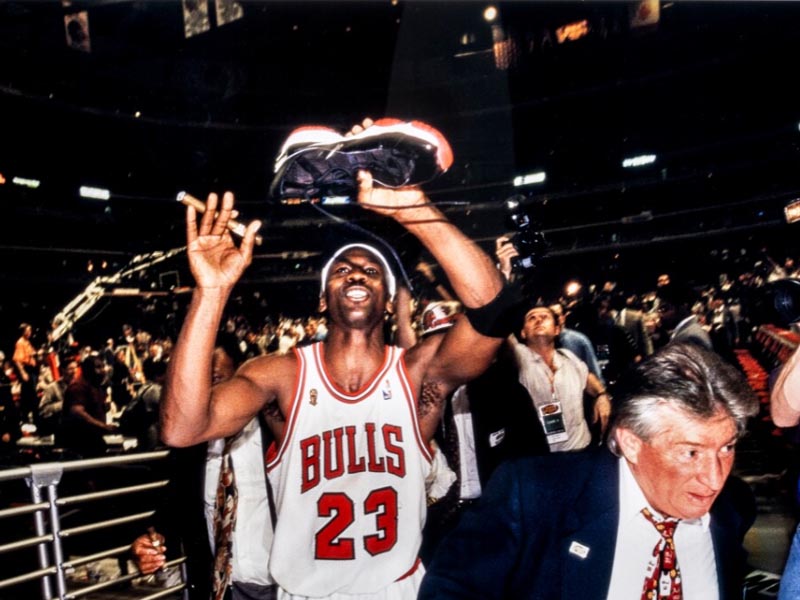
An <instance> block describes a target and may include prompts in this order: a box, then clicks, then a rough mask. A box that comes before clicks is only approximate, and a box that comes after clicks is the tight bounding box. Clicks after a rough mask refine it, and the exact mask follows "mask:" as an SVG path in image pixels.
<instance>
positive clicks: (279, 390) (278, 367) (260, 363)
mask: <svg viewBox="0 0 800 600" xmlns="http://www.w3.org/2000/svg"><path fill="white" fill-rule="evenodd" d="M297 369H298V360H297V355H296V354H295V353H294V352H289V353H287V354H265V355H263V356H256V357H255V358H251V359H249V360H247V361H246V362H244V363H243V364H242V366H241V367H239V370H238V371H237V372H236V375H237V377H242V378H244V379H247V380H249V381H250V383H252V384H253V385H255V386H256V387H258V388H260V389H261V390H263V391H265V392H268V393H267V395H268V397H270V398H272V397H274V396H281V395H283V393H284V392H285V391H286V390H290V389H291V388H293V386H294V382H295V379H296V375H297ZM269 392H271V393H269Z"/></svg>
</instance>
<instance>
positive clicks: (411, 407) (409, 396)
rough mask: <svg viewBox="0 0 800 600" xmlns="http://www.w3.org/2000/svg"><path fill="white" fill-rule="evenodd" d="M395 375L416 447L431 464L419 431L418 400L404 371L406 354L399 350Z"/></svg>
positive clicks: (427, 450) (430, 454)
mask: <svg viewBox="0 0 800 600" xmlns="http://www.w3.org/2000/svg"><path fill="white" fill-rule="evenodd" d="M397 375H398V378H399V379H400V383H401V385H402V386H403V390H404V391H405V397H406V402H407V403H408V411H409V412H410V413H411V422H412V423H413V424H414V437H415V438H416V439H417V446H419V449H420V451H421V452H422V456H423V457H424V458H425V460H427V461H428V462H429V463H432V462H433V454H432V453H431V451H430V448H429V446H428V444H426V443H425V440H424V439H423V438H422V432H421V431H420V429H419V419H418V415H417V410H418V407H419V400H418V399H417V395H416V394H415V393H414V390H413V388H412V387H411V379H410V378H409V376H408V371H407V370H406V354H405V351H404V350H401V354H400V359H399V360H398V361H397Z"/></svg>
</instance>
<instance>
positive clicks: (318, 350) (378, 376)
mask: <svg viewBox="0 0 800 600" xmlns="http://www.w3.org/2000/svg"><path fill="white" fill-rule="evenodd" d="M311 348H313V351H314V359H315V362H316V365H317V371H318V372H319V375H320V379H322V383H323V385H325V387H326V388H327V390H328V391H329V392H330V393H331V395H332V396H333V397H334V398H335V399H336V400H339V401H341V402H346V403H349V404H352V403H355V402H360V401H362V400H363V399H364V398H367V397H368V396H369V395H370V394H372V392H374V391H375V388H377V387H378V385H380V383H381V381H382V380H383V377H384V375H386V373H387V372H388V371H389V367H390V366H391V364H392V358H393V357H394V347H393V346H384V347H383V348H384V350H383V364H381V366H380V368H379V369H378V370H377V371H375V374H374V375H373V376H372V377H371V378H370V379H369V381H367V383H366V384H364V385H363V386H361V389H359V390H356V391H355V392H353V393H352V394H351V393H349V392H348V391H347V390H344V389H342V388H341V387H339V385H338V384H337V383H336V382H335V381H334V380H333V378H332V377H331V376H330V374H329V373H328V369H327V366H326V365H325V360H324V358H323V355H322V342H318V343H316V344H314V345H313V346H311Z"/></svg>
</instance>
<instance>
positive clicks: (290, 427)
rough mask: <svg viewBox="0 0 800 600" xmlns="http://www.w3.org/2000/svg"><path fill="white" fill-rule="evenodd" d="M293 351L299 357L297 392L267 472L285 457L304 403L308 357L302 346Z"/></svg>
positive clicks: (295, 381) (296, 376) (296, 378)
mask: <svg viewBox="0 0 800 600" xmlns="http://www.w3.org/2000/svg"><path fill="white" fill-rule="evenodd" d="M292 351H293V352H294V355H295V358H296V359H297V373H295V379H294V389H295V394H294V398H293V399H292V404H291V405H290V406H289V416H288V417H287V419H286V424H285V425H284V426H283V439H282V440H281V444H280V446H278V447H277V450H276V451H274V452H273V453H272V454H273V455H272V456H271V457H270V458H269V460H268V462H267V473H269V472H270V471H272V470H273V469H274V468H275V467H277V466H278V464H279V463H280V461H281V459H282V458H283V454H284V452H286V448H287V446H288V445H289V438H291V437H292V432H293V431H294V426H295V423H297V413H299V412H300V406H301V405H302V404H303V403H302V402H301V398H302V397H303V393H304V391H305V387H304V386H305V379H306V368H307V364H306V359H305V356H304V355H303V353H302V352H301V349H300V348H297V347H295V348H293V349H292ZM273 445H274V443H273Z"/></svg>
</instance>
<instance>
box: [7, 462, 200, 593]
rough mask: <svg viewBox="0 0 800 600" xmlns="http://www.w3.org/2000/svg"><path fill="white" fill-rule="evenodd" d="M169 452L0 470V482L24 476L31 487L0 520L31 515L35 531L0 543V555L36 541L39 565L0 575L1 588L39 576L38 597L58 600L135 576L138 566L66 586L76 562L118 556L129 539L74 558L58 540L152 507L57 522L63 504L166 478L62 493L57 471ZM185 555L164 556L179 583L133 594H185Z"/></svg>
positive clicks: (143, 515) (141, 488) (130, 519)
mask: <svg viewBox="0 0 800 600" xmlns="http://www.w3.org/2000/svg"><path fill="white" fill-rule="evenodd" d="M168 455H169V451H167V450H163V451H156V452H147V453H139V454H127V455H121V456H113V457H107V458H93V459H86V460H76V461H69V462H47V463H40V464H32V465H28V466H25V467H18V468H13V469H6V470H3V471H0V483H2V482H11V481H15V480H24V481H25V483H26V484H27V485H28V487H29V488H30V496H31V502H30V503H29V504H23V505H21V506H13V507H9V508H5V509H2V510H0V520H2V519H7V518H12V517H24V516H25V515H32V517H33V525H34V530H35V533H36V535H34V536H30V537H27V538H24V539H18V540H14V541H10V542H7V543H5V544H2V545H0V557H1V556H2V555H4V554H6V553H9V552H15V551H17V550H21V549H25V548H31V547H35V548H36V556H37V560H38V567H39V568H38V569H35V570H31V571H28V572H26V573H22V574H19V575H15V576H13V577H10V578H7V579H2V580H0V591H2V590H4V589H7V588H11V587H13V586H18V585H20V584H23V583H26V582H31V581H34V580H37V579H39V580H40V585H41V597H42V599H43V600H53V599H55V598H58V599H59V600H75V599H78V598H83V597H85V596H87V595H89V594H92V593H96V592H100V591H102V590H105V589H109V588H114V587H119V586H121V585H122V584H125V583H127V582H131V581H133V580H134V579H137V578H141V577H142V574H141V573H138V572H137V573H133V574H127V575H120V576H119V577H116V578H114V579H110V580H109V581H103V582H99V583H95V584H93V585H82V586H80V587H79V588H77V589H72V590H70V589H68V587H69V585H68V583H69V582H68V578H67V574H68V573H72V572H74V571H75V569H76V568H77V567H81V566H84V565H88V564H90V563H93V562H96V561H100V560H103V559H106V558H113V557H117V558H119V557H123V556H124V555H125V554H126V553H127V552H128V551H129V549H130V544H131V542H133V540H132V539H131V540H130V541H128V543H126V544H125V545H121V546H116V547H113V548H108V549H105V550H102V551H100V552H96V553H93V554H90V555H87V556H81V557H78V558H73V559H69V558H68V557H67V556H65V553H64V545H63V543H62V541H63V540H66V539H69V538H71V537H74V536H79V535H81V534H84V533H88V532H92V531H99V530H107V529H108V528H112V527H116V526H118V525H122V524H127V523H134V522H137V521H144V520H146V519H148V518H150V517H152V516H153V514H154V513H155V510H148V511H143V512H136V513H133V514H127V515H122V516H115V517H114V518H110V519H104V520H98V521H94V522H90V523H86V524H82V525H77V526H73V527H68V528H62V525H61V522H62V509H64V508H67V507H74V506H76V505H78V504H84V503H88V502H93V501H98V500H106V499H108V498H113V497H120V496H127V495H131V494H137V493H141V492H147V491H154V490H157V489H161V488H164V487H165V486H166V485H167V484H168V483H169V481H168V480H159V481H153V482H148V483H142V484H139V485H129V486H124V487H117V488H111V489H106V490H103V491H97V492H89V493H83V494H75V495H72V496H64V497H59V496H58V485H59V483H61V478H62V475H63V474H64V473H67V472H72V471H74V472H84V471H89V470H91V469H97V468H102V467H118V466H120V465H128V464H133V463H143V462H148V461H154V460H163V459H165V458H166V457H167V456H168ZM185 560H186V558H185V557H183V556H182V557H180V558H177V559H175V560H171V561H168V562H167V563H166V564H165V565H164V568H165V569H169V568H173V567H179V568H180V571H181V582H180V583H179V584H177V585H172V586H169V587H165V588H162V589H158V590H155V591H153V593H150V594H149V595H143V596H137V598H140V599H141V600H156V599H157V598H167V597H178V596H177V594H178V592H183V593H182V597H183V598H184V599H186V598H188V593H187V591H186V571H185V568H184V563H185Z"/></svg>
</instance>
